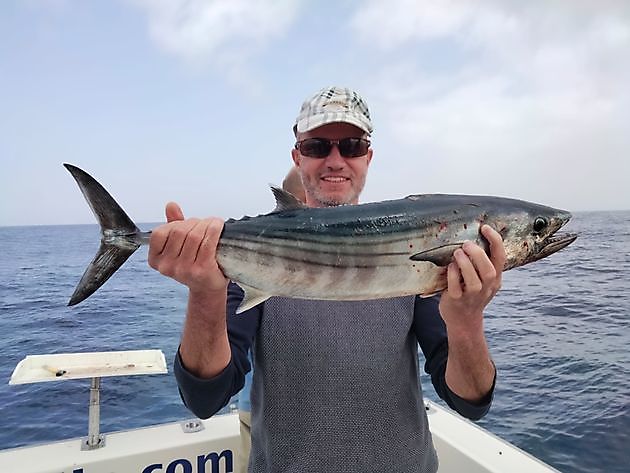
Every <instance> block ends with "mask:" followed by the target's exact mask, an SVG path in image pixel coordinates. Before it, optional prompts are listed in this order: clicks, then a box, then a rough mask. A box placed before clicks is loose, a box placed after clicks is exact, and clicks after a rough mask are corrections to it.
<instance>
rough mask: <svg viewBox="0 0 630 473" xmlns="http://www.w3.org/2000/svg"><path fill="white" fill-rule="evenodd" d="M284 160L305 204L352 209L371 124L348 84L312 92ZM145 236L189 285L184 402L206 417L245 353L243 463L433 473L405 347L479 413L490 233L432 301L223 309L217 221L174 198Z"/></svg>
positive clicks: (492, 282) (451, 399)
mask: <svg viewBox="0 0 630 473" xmlns="http://www.w3.org/2000/svg"><path fill="white" fill-rule="evenodd" d="M294 133H295V135H296V146H295V149H294V150H293V151H292V157H293V162H294V163H295V166H296V168H297V170H298V172H299V174H300V177H301V180H302V183H303V185H304V190H305V197H306V204H307V205H308V206H310V207H326V206H335V205H345V204H357V203H358V200H359V195H360V193H361V191H362V189H363V186H364V184H365V178H366V175H367V170H368V167H369V165H370V162H371V160H372V149H371V148H370V142H369V138H370V134H371V133H372V122H371V118H370V114H369V111H368V108H367V105H366V104H365V102H364V101H363V99H362V98H361V97H360V96H359V95H358V94H357V93H356V92H354V91H352V90H349V89H342V88H338V87H330V88H326V89H322V90H321V91H319V92H318V93H317V94H316V95H315V96H314V97H312V98H311V99H309V100H307V101H306V102H305V103H304V104H303V106H302V109H301V111H300V114H299V116H298V118H297V120H296V123H295V126H294ZM166 214H167V220H168V222H169V223H168V224H166V225H164V226H162V227H160V228H159V229H157V230H155V231H154V232H153V234H152V237H151V246H150V251H149V263H150V264H151V266H152V267H154V268H156V269H158V270H159V271H160V272H161V273H163V274H165V275H168V276H171V277H173V278H175V279H176V280H178V281H180V282H181V283H183V284H186V285H187V286H188V287H189V299H188V309H187V314H186V319H185V322H184V329H183V334H182V339H181V345H180V348H179V351H178V354H177V357H176V361H175V375H176V377H177V380H178V383H179V387H180V392H181V394H182V398H183V400H184V402H185V404H186V405H187V406H188V407H189V408H190V409H191V410H192V411H193V412H194V413H196V414H197V415H199V416H200V417H209V416H211V415H212V414H213V413H215V412H216V411H218V410H219V409H220V408H221V407H222V405H224V404H225V403H227V402H228V400H229V398H230V396H231V395H232V394H234V393H236V392H237V391H238V390H239V389H240V388H241V387H242V385H243V378H244V375H245V373H246V372H248V371H249V369H250V365H249V362H248V360H247V352H248V350H249V349H250V347H251V349H252V355H253V358H254V365H255V366H256V369H255V371H254V379H253V385H252V391H251V402H252V448H251V454H250V461H249V469H250V471H254V472H272V471H273V472H293V471H295V472H310V471H313V472H315V471H317V472H319V471H338V470H344V471H357V472H370V471H374V472H382V471H397V472H435V471H436V470H437V463H438V461H437V455H436V453H435V449H434V448H433V443H432V440H431V435H430V432H429V430H428V423H427V418H426V413H425V410H424V406H423V403H422V394H421V391H420V386H419V379H418V376H419V374H418V366H417V346H418V342H419V343H420V346H421V348H422V350H423V352H424V354H425V358H426V365H425V370H426V371H427V372H428V373H429V374H430V375H431V378H432V382H433V385H434V387H435V388H436V391H437V392H438V394H439V395H440V397H441V398H443V399H444V400H445V401H446V402H447V403H448V404H449V405H450V406H451V407H452V408H454V409H456V410H458V411H459V412H460V413H462V414H463V415H466V416H468V417H470V418H479V417H481V416H483V415H484V414H485V413H486V412H487V410H488V409H489V406H490V403H491V399H492V393H493V390H494V380H495V369H494V365H493V363H492V361H491V359H490V355H489V353H488V348H487V344H486V340H485V336H484V332H483V311H484V309H485V307H486V305H487V304H488V303H489V302H490V300H491V299H492V298H493V297H494V295H495V294H496V292H497V291H498V289H499V287H500V284H501V273H502V268H503V266H504V262H505V251H504V248H503V243H502V240H501V237H500V235H499V234H498V233H497V232H495V231H494V230H493V229H491V228H490V227H488V226H484V227H482V233H483V235H484V236H485V237H486V239H487V240H488V241H489V243H490V249H491V257H488V256H487V255H486V253H485V252H484V251H483V250H482V249H481V248H480V247H479V246H477V245H475V244H473V243H470V242H467V243H466V244H464V245H463V248H462V249H458V250H456V251H455V254H454V257H453V262H452V263H451V264H450V265H449V266H448V270H447V279H448V288H447V290H445V291H444V292H443V294H442V295H441V297H440V298H439V299H438V298H424V299H422V298H418V297H414V296H409V297H400V298H394V299H387V300H372V301H356V302H355V301H353V302H348V301H341V302H334V301H333V302H331V301H305V300H298V299H287V298H279V297H272V298H270V299H268V300H267V301H265V302H264V303H262V304H259V305H258V306H256V307H253V308H252V309H249V310H248V311H246V312H244V313H243V314H240V315H239V316H236V315H235V311H236V308H237V306H238V304H239V303H240V301H241V299H242V297H243V292H242V291H241V290H240V288H239V287H238V286H236V285H235V284H232V283H229V282H228V281H227V280H226V278H225V276H224V275H223V273H222V272H221V270H220V269H219V267H218V265H217V262H216V258H215V251H216V246H217V241H218V238H219V235H220V232H221V229H222V224H223V222H222V221H221V220H220V219H217V218H210V219H206V220H198V219H188V220H184V219H183V218H184V217H183V214H182V211H181V210H180V209H179V207H178V206H177V205H176V204H172V203H171V204H168V205H167V208H166Z"/></svg>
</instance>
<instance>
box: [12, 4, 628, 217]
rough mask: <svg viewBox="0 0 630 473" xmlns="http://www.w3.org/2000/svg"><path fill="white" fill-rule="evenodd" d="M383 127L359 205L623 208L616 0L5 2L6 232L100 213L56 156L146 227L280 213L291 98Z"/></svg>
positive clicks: (624, 85) (620, 35)
mask: <svg viewBox="0 0 630 473" xmlns="http://www.w3.org/2000/svg"><path fill="white" fill-rule="evenodd" d="M330 85H339V86H344V87H351V88H354V89H356V90H357V91H358V92H359V93H361V95H362V96H363V97H364V98H365V99H366V101H367V102H368V105H369V107H370V111H371V114H372V118H373V123H374V128H375V130H374V133H373V135H372V143H373V149H374V159H373V160H372V163H371V166H370V170H369V174H368V178H367V185H366V187H365V191H364V193H363V195H362V197H361V199H362V201H363V202H369V201H378V200H386V199H396V198H401V197H404V196H406V195H409V194H419V193H454V194H484V195H497V196H505V197H513V198H518V199H524V200H529V201H532V202H538V203H542V204H546V205H550V206H553V207H558V208H562V209H567V210H571V211H583V210H623V209H630V183H629V181H630V2H629V1H627V0H571V1H566V0H531V1H527V2H523V1H521V0H485V1H475V0H440V1H438V0H432V1H429V0H416V1H411V0H388V1H387V2H384V1H377V0H364V1H350V0H345V1H344V0H338V1H317V2H315V1H307V0H112V1H107V2H85V1H81V0H21V1H20V0H15V1H4V2H1V3H0V163H1V168H0V226H9V225H38V224H75V223H77V224H83V223H93V222H94V218H93V216H92V214H91V212H90V210H89V208H88V206H87V205H86V204H85V202H84V200H83V197H82V196H81V194H80V192H79V190H78V188H77V186H76V185H75V183H74V181H73V180H72V178H71V176H70V174H68V172H67V171H66V170H65V169H64V168H63V166H62V163H64V162H69V163H72V164H75V165H77V166H79V167H81V168H83V169H84V170H86V171H87V172H89V173H90V174H92V175H93V176H94V177H95V178H97V180H98V181H99V182H101V184H103V186H105V187H106V188H107V189H108V190H109V191H110V193H111V194H112V195H113V196H114V198H115V199H116V200H117V201H118V202H119V203H120V204H121V206H122V207H123V208H124V209H125V210H126V211H127V213H128V214H129V216H130V217H131V218H132V219H134V220H135V221H137V222H158V221H163V219H164V213H163V212H164V204H165V203H166V202H168V201H176V202H178V203H180V205H181V206H182V208H183V210H184V213H185V214H186V215H187V216H196V217H206V216H220V217H224V218H227V217H234V218H239V217H241V216H243V215H257V214H260V213H266V212H268V211H270V210H271V209H272V208H273V207H274V201H273V196H272V194H271V192H270V191H269V184H280V183H281V182H282V179H283V177H284V175H285V174H286V172H287V171H288V170H289V168H290V167H291V165H292V161H291V158H290V149H291V147H292V146H293V143H294V137H293V134H292V131H291V129H292V126H293V124H294V120H295V117H296V115H297V113H298V111H299V108H300V105H301V103H302V102H303V101H304V100H305V99H306V98H307V97H309V96H312V95H313V94H314V93H315V92H316V91H317V90H319V89H321V88H323V87H326V86H330Z"/></svg>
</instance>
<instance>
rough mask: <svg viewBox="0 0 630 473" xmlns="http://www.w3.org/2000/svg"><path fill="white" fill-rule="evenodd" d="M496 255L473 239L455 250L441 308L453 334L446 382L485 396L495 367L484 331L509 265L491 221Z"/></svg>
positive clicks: (464, 393) (474, 397)
mask: <svg viewBox="0 0 630 473" xmlns="http://www.w3.org/2000/svg"><path fill="white" fill-rule="evenodd" d="M481 233H482V235H483V236H484V237H485V238H486V239H487V240H488V242H489V243H490V257H488V255H486V253H485V251H484V250H483V249H482V248H480V247H479V246H478V245H475V244H474V243H471V242H467V243H465V244H464V246H463V247H462V249H458V250H456V251H455V253H454V254H453V258H454V261H453V262H452V263H451V264H450V265H449V267H448V274H447V279H448V287H447V289H446V291H444V292H443V293H442V297H441V298H440V314H441V315H442V318H443V319H444V323H445V324H446V332H447V335H448V360H447V362H446V384H447V385H448V387H449V388H450V389H451V390H452V391H453V392H455V394H457V395H458V396H459V397H461V398H463V399H466V400H468V401H469V402H473V403H476V402H480V401H482V400H484V399H486V397H487V396H488V394H489V392H490V390H491V389H492V383H493V381H494V377H495V368H494V364H493V363H492V360H491V359H490V353H489V352H488V345H487V343H486V338H485V334H484V331H483V311H484V309H485V308H486V306H487V305H488V303H489V302H490V301H491V300H492V298H493V297H494V295H495V294H496V293H497V291H498V290H499V289H500V287H501V275H502V273H503V267H504V265H505V248H504V247H503V240H502V238H501V235H499V234H498V233H497V232H496V231H495V230H493V229H492V228H491V227H490V226H488V225H484V226H483V227H481Z"/></svg>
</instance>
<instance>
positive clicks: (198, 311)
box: [179, 291, 231, 379]
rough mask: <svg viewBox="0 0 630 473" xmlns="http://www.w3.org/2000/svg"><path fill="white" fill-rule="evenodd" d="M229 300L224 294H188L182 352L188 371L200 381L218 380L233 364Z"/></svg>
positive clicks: (182, 358)
mask: <svg viewBox="0 0 630 473" xmlns="http://www.w3.org/2000/svg"><path fill="white" fill-rule="evenodd" d="M226 297H227V295H226V292H225V291H222V292H220V293H215V292H205V293H193V292H192V291H191V292H190V293H189V296H188V308H187V311H186V320H185V322H184V329H183V333H182V339H181V345H180V348H179V352H180V355H181V360H182V363H183V364H184V366H185V368H186V369H187V370H188V371H189V372H190V373H191V374H193V375H195V376H197V377H199V378H208V379H209V378H213V377H215V376H216V375H218V374H219V373H221V372H222V371H223V370H224V369H225V367H226V366H227V365H228V364H229V362H230V358H231V350H230V344H229V341H228V334H227V323H226V316H225V314H226V310H225V307H226Z"/></svg>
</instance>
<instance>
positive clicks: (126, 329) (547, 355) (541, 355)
mask: <svg viewBox="0 0 630 473" xmlns="http://www.w3.org/2000/svg"><path fill="white" fill-rule="evenodd" d="M143 227H144V229H149V228H151V225H145V226H143ZM569 228H570V230H571V231H576V232H579V233H580V238H579V239H578V240H577V241H576V242H575V243H573V245H571V246H570V247H568V248H567V249H565V250H563V251H561V252H560V253H558V254H555V255H553V256H551V257H549V258H547V259H545V260H542V261H539V262H537V263H533V264H531V265H528V266H526V267H524V268H518V269H514V270H512V271H509V272H507V273H505V276H504V283H503V288H502V290H501V291H500V293H499V294H498V295H497V297H496V298H495V300H494V301H493V302H492V304H491V305H490V307H489V308H488V310H487V314H486V333H487V337H488V342H489V345H490V349H491V352H492V355H493V358H494V360H495V362H496V365H497V368H498V372H499V375H498V384H497V389H496V394H495V400H494V404H493V408H492V410H491V412H490V413H489V414H488V416H487V417H486V418H485V419H483V420H482V421H481V422H480V424H481V425H482V426H483V427H485V428H487V429H488V430H490V431H492V432H493V433H495V434H497V435H499V436H501V437H503V438H505V439H507V440H508V441H510V442H512V443H514V444H516V445H517V446H519V447H521V448H522V449H524V450H525V451H527V452H529V453H531V454H533V455H535V456H536V457H539V458H540V459H542V460H543V461H545V462H547V463H549V464H551V465H552V466H554V467H556V468H557V469H559V470H561V471H563V472H573V473H578V472H608V473H615V472H619V473H621V472H627V471H629V468H630V466H629V465H630V295H629V291H630V212H593V213H576V214H575V215H574V218H573V221H572V222H571V223H570V224H569ZM99 238H100V235H99V230H98V227H97V226H96V225H82V226H35V227H4V228H0V248H1V252H2V253H1V254H2V256H1V258H0V333H1V334H2V337H1V338H0V356H1V358H0V382H1V384H0V412H1V413H0V448H10V447H17V446H21V445H29V444H34V443H38V442H44V441H52V440H60V439H64V438H70V437H82V436H85V435H86V433H87V411H88V408H87V405H88V397H89V381H88V380H77V381H65V382H49V383H39V384H27V385H16V386H9V385H8V381H9V378H10V376H11V373H12V371H13V368H14V367H15V365H16V364H17V363H18V362H19V361H20V360H21V359H22V358H24V357H25V356H26V355H28V354H44V353H62V352H88V351H109V350H131V349H161V350H163V351H164V353H165V355H166V358H167V363H168V365H169V371H170V367H171V366H172V361H173V354H174V353H175V350H176V348H177V345H178V341H179V336H180V330H181V325H182V320H183V316H184V315H183V314H184V310H185V303H186V290H185V288H184V287H182V286H180V285H178V284H177V283H175V282H173V281H170V280H168V279H166V278H164V277H162V276H160V275H159V274H157V273H156V272H154V271H153V270H151V269H150V268H149V267H148V265H147V264H146V249H144V248H143V249H141V250H139V251H138V252H137V253H136V254H135V255H134V256H132V258H131V259H130V260H129V261H128V262H127V263H126V264H125V265H124V266H123V268H122V269H121V270H120V271H119V272H118V273H116V275H115V276H113V277H112V279H111V280H110V281H109V282H108V283H107V284H106V285H105V286H104V287H103V288H101V289H100V290H99V291H98V292H97V293H96V294H95V295H93V296H92V297H91V298H90V299H88V300H87V301H86V302H84V303H82V304H80V305H78V306H76V307H73V308H70V307H67V306H66V304H67V301H68V299H69V297H70V295H71V294H72V291H73V289H74V286H75V285H76V283H77V281H78V280H79V278H80V276H81V274H82V273H83V270H84V269H85V267H86V265H87V264H88V263H89V261H90V260H91V259H92V256H93V255H94V253H95V252H96V249H97V247H98V241H99ZM421 361H422V360H421ZM101 388H102V393H101V405H102V408H101V430H102V431H103V432H109V431H114V430H120V429H129V428H135V427H140V426H146V425H150V424H155V423H163V422H168V421H173V420H178V419H182V418H189V417H191V416H190V414H189V413H188V412H187V411H186V410H185V408H184V407H183V406H182V404H181V401H180V399H179V395H178V393H177V387H176V383H175V380H174V378H173V376H172V374H170V373H169V374H168V375H152V376H135V377H128V378H103V380H102V382H101ZM424 388H425V393H426V395H427V396H428V397H430V398H433V399H435V395H434V394H433V390H432V388H431V387H430V385H429V384H427V383H425V386H424Z"/></svg>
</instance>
